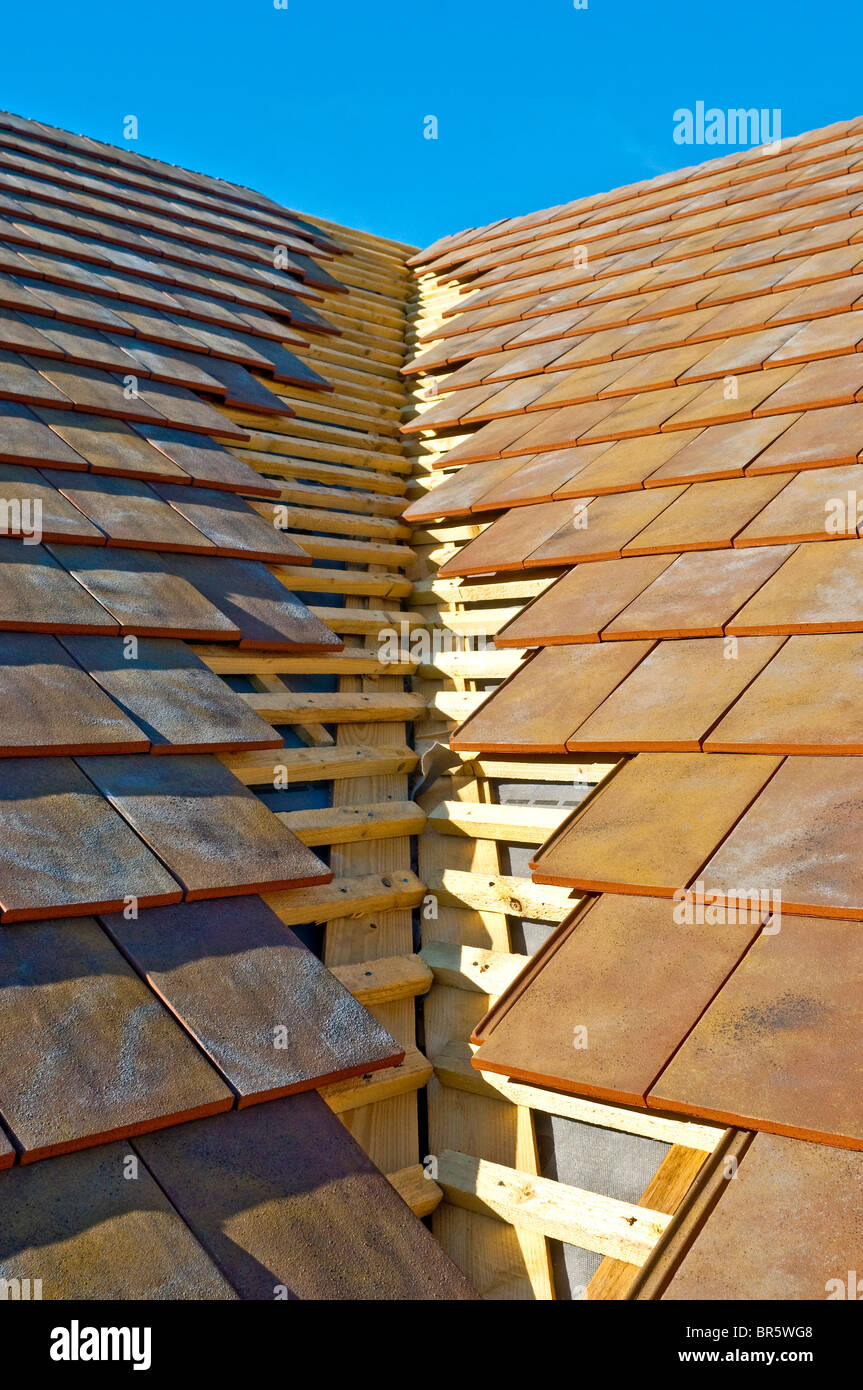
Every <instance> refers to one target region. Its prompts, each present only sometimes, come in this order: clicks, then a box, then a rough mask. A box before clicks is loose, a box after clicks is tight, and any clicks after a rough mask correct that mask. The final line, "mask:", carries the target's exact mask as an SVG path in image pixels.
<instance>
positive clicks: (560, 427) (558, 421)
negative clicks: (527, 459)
mask: <svg viewBox="0 0 863 1390" xmlns="http://www.w3.org/2000/svg"><path fill="white" fill-rule="evenodd" d="M619 407H620V402H619V401H617V400H612V401H587V402H586V403H585V404H584V405H567V406H563V407H562V408H561V409H559V410H549V411H539V412H537V414H536V416H535V417H534V416H533V415H532V414H531V415H525V416H523V417H522V416H518V417H517V418H518V419H519V420H521V421H526V422H527V423H528V425H530V426H531V428H529V429H528V430H527V431H526V432H522V433H520V434H519V436H518V448H516V447H515V443H513V444H511V445H509V446H504V448H502V449H501V453H504V454H513V453H518V454H530V453H537V454H539V453H543V452H544V451H545V450H547V449H563V448H568V447H569V446H570V445H572V444H578V443H579V442H582V443H585V444H590V443H593V442H594V441H593V440H591V439H589V438H586V436H587V435H588V433H589V432H590V430H591V428H592V427H593V426H596V425H598V424H599V421H600V420H604V419H605V417H606V416H607V415H611V413H612V412H613V411H614V410H615V409H616V408H619Z"/></svg>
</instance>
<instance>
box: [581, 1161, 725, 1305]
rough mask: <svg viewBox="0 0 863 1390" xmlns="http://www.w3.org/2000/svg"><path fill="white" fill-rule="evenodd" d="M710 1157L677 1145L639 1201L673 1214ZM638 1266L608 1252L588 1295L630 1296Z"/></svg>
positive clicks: (600, 1297)
mask: <svg viewBox="0 0 863 1390" xmlns="http://www.w3.org/2000/svg"><path fill="white" fill-rule="evenodd" d="M706 1157H707V1155H706V1154H705V1153H703V1152H702V1151H701V1150H699V1149H687V1148H684V1146H683V1145H681V1144H675V1145H673V1147H672V1148H670V1149H669V1151H668V1153H667V1154H666V1155H665V1157H664V1158H663V1160H662V1162H661V1163H660V1165H659V1167H658V1168H657V1170H656V1172H655V1173H654V1175H653V1177H652V1178H651V1180H650V1182H649V1183H648V1185H647V1187H646V1188H645V1189H644V1192H643V1193H642V1194H641V1196H640V1197H639V1199H638V1205H639V1206H640V1207H649V1208H651V1209H652V1210H653V1211H663V1212H665V1213H666V1215H668V1216H673V1215H674V1213H675V1212H676V1211H677V1209H678V1207H679V1206H680V1204H681V1202H683V1201H684V1199H685V1197H686V1194H687V1192H688V1191H689V1189H690V1188H691V1186H692V1184H693V1183H694V1181H695V1179H696V1178H697V1177H698V1174H699V1172H700V1171H701V1168H702V1165H703V1164H704V1161H705V1159H706ZM638 1269H639V1266H638V1265H634V1264H629V1263H627V1262H626V1261H625V1260H615V1259H612V1258H611V1257H610V1256H607V1257H606V1258H605V1259H604V1260H603V1262H602V1264H601V1265H600V1266H599V1269H597V1270H596V1272H595V1273H594V1275H593V1277H592V1279H591V1280H590V1283H589V1284H588V1286H587V1297H588V1299H590V1300H591V1301H595V1302H598V1301H606V1302H607V1301H612V1300H620V1299H624V1298H626V1295H627V1293H628V1292H629V1290H630V1289H631V1288H632V1286H633V1284H634V1282H635V1279H636V1276H637V1274H638Z"/></svg>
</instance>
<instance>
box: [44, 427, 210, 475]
mask: <svg viewBox="0 0 863 1390" xmlns="http://www.w3.org/2000/svg"><path fill="white" fill-rule="evenodd" d="M35 413H36V415H38V418H39V420H40V421H41V422H42V424H43V425H45V426H48V427H49V430H50V432H51V435H52V437H54V438H55V439H56V443H57V445H58V446H60V447H62V445H63V444H65V445H66V446H67V448H68V450H69V452H72V453H73V454H74V455H76V456H79V457H80V458H81V459H82V460H83V461H84V465H85V467H89V469H90V471H91V472H92V473H100V474H104V473H108V474H116V475H117V476H118V477H122V478H141V479H143V480H145V481H146V480H147V479H160V478H161V479H171V480H172V481H174V482H182V481H183V480H184V479H185V478H186V476H187V475H186V474H185V473H183V472H182V470H181V469H179V468H178V467H177V466H176V464H174V463H171V461H170V460H169V459H167V458H165V456H164V455H163V454H160V453H159V452H158V451H157V450H156V449H151V448H150V446H149V445H148V444H146V443H145V442H144V441H143V440H142V439H141V436H140V435H139V434H136V433H135V431H134V430H133V429H132V428H131V426H129V425H124V424H123V422H122V421H121V420H106V419H103V418H102V417H101V416H99V415H86V414H83V413H81V412H79V411H75V410H44V411H43V410H39V411H36V412H35ZM39 461H40V462H44V463H46V464H47V465H48V466H50V467H52V468H59V467H65V466H71V465H66V464H65V463H64V462H63V461H62V460H61V461H60V462H55V460H53V459H50V458H46V459H44V460H39Z"/></svg>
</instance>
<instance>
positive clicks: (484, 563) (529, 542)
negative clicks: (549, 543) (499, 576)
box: [438, 501, 583, 576]
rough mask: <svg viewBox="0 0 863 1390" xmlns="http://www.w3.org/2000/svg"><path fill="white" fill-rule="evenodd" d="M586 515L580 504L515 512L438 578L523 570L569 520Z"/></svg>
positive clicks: (442, 569) (449, 562)
mask: <svg viewBox="0 0 863 1390" xmlns="http://www.w3.org/2000/svg"><path fill="white" fill-rule="evenodd" d="M582 515H583V507H582V503H581V502H580V501H578V502H540V503H537V504H536V505H534V506H531V507H517V508H513V509H512V510H511V511H508V512H506V513H504V515H503V516H501V517H498V518H497V520H496V521H493V522H492V523H491V525H490V526H489V527H487V528H486V530H485V531H483V533H482V535H480V536H477V537H476V539H475V540H472V541H469V542H468V544H467V545H466V546H465V547H464V548H463V549H462V550H460V551H459V552H458V554H457V555H454V556H453V558H452V559H451V560H447V561H446V563H445V564H443V565H441V567H440V569H439V570H438V574H440V575H442V576H446V575H462V574H493V573H498V572H501V571H504V570H518V569H521V567H522V561H523V560H524V559H525V558H526V557H527V556H528V555H529V554H530V552H531V551H532V550H534V549H535V548H536V546H537V545H539V544H540V542H542V541H543V540H546V539H547V538H548V537H549V536H552V535H554V533H555V531H557V530H559V529H560V526H561V525H562V524H563V522H564V521H565V520H567V519H569V518H571V517H581V516H582Z"/></svg>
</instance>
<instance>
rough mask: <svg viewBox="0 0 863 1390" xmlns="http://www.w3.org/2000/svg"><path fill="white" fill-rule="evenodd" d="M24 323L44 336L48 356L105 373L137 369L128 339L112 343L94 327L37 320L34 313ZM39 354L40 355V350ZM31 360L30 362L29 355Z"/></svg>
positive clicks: (138, 365)
mask: <svg viewBox="0 0 863 1390" xmlns="http://www.w3.org/2000/svg"><path fill="white" fill-rule="evenodd" d="M27 321H28V322H29V323H30V324H31V325H32V327H33V328H35V329H37V330H38V331H39V332H40V333H42V334H44V336H45V338H46V340H47V341H48V343H49V347H50V349H51V351H50V352H49V354H48V355H49V356H50V357H53V358H55V359H56V358H60V359H62V360H68V361H69V362H77V363H78V364H79V365H81V366H91V367H104V368H105V370H106V371H117V372H132V373H135V372H137V371H138V370H140V365H141V364H140V363H139V362H136V360H135V357H134V356H133V355H132V343H131V340H130V339H129V338H128V337H126V338H121V337H120V336H119V335H117V337H116V339H115V340H114V341H113V342H112V341H111V340H110V339H109V338H107V337H106V336H105V334H104V333H100V332H98V330H97V329H95V328H82V327H81V325H80V324H73V323H60V322H59V320H57V319H47V318H37V317H36V315H35V314H34V315H32V317H30V316H28V319H27ZM127 348H128V351H126V349H127ZM58 349H59V350H58ZM34 355H35V354H34ZM38 355H39V356H41V355H42V353H41V350H40V351H39V352H38ZM30 360H31V362H32V356H31V358H30Z"/></svg>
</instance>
